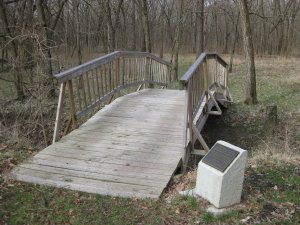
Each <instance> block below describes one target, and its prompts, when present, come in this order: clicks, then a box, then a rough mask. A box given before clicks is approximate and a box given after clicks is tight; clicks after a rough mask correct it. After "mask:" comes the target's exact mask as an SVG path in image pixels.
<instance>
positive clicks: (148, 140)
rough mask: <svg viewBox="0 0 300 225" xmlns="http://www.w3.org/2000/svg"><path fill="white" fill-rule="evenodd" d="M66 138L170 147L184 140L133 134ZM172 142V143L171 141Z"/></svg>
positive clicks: (70, 137)
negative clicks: (133, 135) (154, 144)
mask: <svg viewBox="0 0 300 225" xmlns="http://www.w3.org/2000/svg"><path fill="white" fill-rule="evenodd" d="M65 140H77V141H92V142H98V143H101V141H102V140H107V141H116V142H124V143H136V144H144V145H152V143H156V144H159V145H161V146H168V147H170V148H171V147H182V141H181V140H179V141H175V140H174V139H172V140H169V139H167V138H160V139H158V138H153V137H151V138H143V137H140V138H135V137H131V136H129V135H128V136H127V137H121V136H119V137H118V136H113V135H112V136H103V137H101V138H99V137H95V136H93V135H85V134H79V135H76V134H72V135H68V136H65V137H63V140H62V142H63V141H65ZM171 142H172V143H171Z"/></svg>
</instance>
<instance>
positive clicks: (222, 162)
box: [202, 143, 239, 172]
mask: <svg viewBox="0 0 300 225" xmlns="http://www.w3.org/2000/svg"><path fill="white" fill-rule="evenodd" d="M238 154H239V152H238V151H236V150H233V149H231V148H228V147H226V146H224V145H221V144H219V143H217V144H215V145H214V146H213V147H212V149H211V150H210V151H209V152H208V153H207V155H206V156H204V158H203V159H202V162H203V163H205V164H207V165H209V166H211V167H213V168H215V169H217V170H219V171H221V172H224V171H225V170H226V169H227V167H228V166H229V165H230V164H231V162H232V161H233V160H234V159H235V158H236V157H237V156H238Z"/></svg>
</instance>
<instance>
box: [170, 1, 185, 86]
mask: <svg viewBox="0 0 300 225" xmlns="http://www.w3.org/2000/svg"><path fill="white" fill-rule="evenodd" d="M182 8H183V0H178V1H177V16H176V17H177V18H176V29H175V37H174V48H173V52H174V53H173V54H172V55H173V57H172V64H173V71H174V72H173V80H174V81H177V80H178V75H179V74H178V53H179V43H180V32H181V23H182V21H181V19H182Z"/></svg>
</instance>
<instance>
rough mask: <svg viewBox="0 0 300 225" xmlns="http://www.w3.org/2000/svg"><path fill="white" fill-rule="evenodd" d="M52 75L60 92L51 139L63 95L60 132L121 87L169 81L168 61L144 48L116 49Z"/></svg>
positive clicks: (57, 131)
mask: <svg viewBox="0 0 300 225" xmlns="http://www.w3.org/2000/svg"><path fill="white" fill-rule="evenodd" d="M55 78H56V79H57V80H58V82H59V84H60V93H59V101H58V108H57V114H56V121H55V128H54V136H53V142H55V141H57V140H58V138H59V136H60V133H61V114H62V109H63V106H64V99H65V98H67V99H68V101H67V102H68V106H67V107H68V109H69V119H68V123H67V127H66V129H65V132H64V134H66V133H68V132H69V130H70V129H71V127H73V129H74V128H76V127H77V120H78V119H80V118H82V117H84V116H86V115H87V114H88V113H89V112H91V111H93V110H95V109H98V108H100V107H101V106H102V105H103V104H104V103H106V102H110V101H111V100H112V99H113V98H114V96H116V95H118V94H120V91H122V90H124V89H126V90H127V91H128V90H130V89H132V88H136V87H139V89H140V88H141V87H142V86H143V85H145V86H147V85H149V86H151V85H159V86H167V84H168V83H169V82H170V81H171V64H170V63H169V62H167V61H165V60H163V59H161V58H159V57H156V56H155V55H153V54H151V53H147V52H133V51H117V52H113V53H110V54H107V55H105V56H102V57H100V58H97V59H94V60H91V61H89V62H86V63H84V64H82V65H79V66H76V67H74V68H71V69H69V70H66V71H64V72H61V73H59V74H57V75H55ZM66 90H67V91H68V94H67V95H66V96H65V92H66Z"/></svg>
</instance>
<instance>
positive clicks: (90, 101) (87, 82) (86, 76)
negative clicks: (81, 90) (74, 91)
mask: <svg viewBox="0 0 300 225" xmlns="http://www.w3.org/2000/svg"><path fill="white" fill-rule="evenodd" d="M85 78H86V85H87V91H88V97H89V105H91V104H92V97H91V88H90V78H89V73H88V72H87V73H86V74H85Z"/></svg>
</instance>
